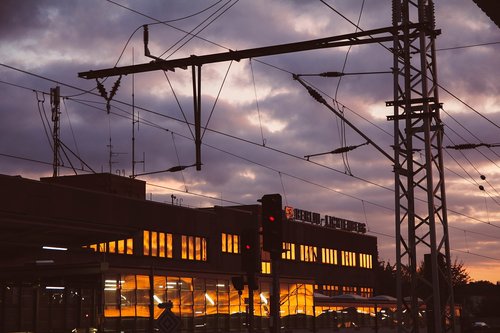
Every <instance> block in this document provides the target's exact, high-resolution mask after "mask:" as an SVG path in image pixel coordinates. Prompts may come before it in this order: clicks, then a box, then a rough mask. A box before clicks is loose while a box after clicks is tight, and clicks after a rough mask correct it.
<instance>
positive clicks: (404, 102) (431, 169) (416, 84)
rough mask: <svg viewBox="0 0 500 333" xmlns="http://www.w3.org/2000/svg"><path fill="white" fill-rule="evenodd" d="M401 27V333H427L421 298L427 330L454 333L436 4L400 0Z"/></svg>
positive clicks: (397, 108) (397, 119)
mask: <svg viewBox="0 0 500 333" xmlns="http://www.w3.org/2000/svg"><path fill="white" fill-rule="evenodd" d="M415 23H416V24H415ZM393 26H394V27H395V28H396V27H398V29H397V30H400V31H402V32H403V33H402V35H398V34H395V35H394V48H393V53H394V100H393V101H390V102H387V106H392V107H393V109H394V114H393V116H389V117H388V119H389V120H392V121H394V156H395V158H394V160H395V161H394V162H395V163H394V173H395V191H396V197H395V201H396V202H395V206H396V216H395V218H396V265H397V293H398V295H397V296H398V297H397V298H398V312H397V318H398V332H419V321H420V323H422V317H421V313H419V306H421V304H420V303H421V300H423V301H424V303H425V305H426V311H425V316H424V318H426V321H427V332H432V333H439V332H448V331H451V332H454V331H455V325H454V311H453V308H454V300H453V289H452V285H451V261H450V246H449V239H448V221H447V211H446V195H445V184H444V170H443V169H444V167H443V156H442V139H443V124H442V123H441V119H440V115H439V112H440V106H441V105H440V103H439V96H438V85H437V73H436V56H435V43H434V42H435V39H436V36H437V35H438V34H439V33H440V31H439V30H435V22H434V3H433V1H432V0H418V2H417V1H411V0H393ZM424 257H425V261H424V259H423V258H424ZM422 262H424V263H425V264H424V266H423V267H424V273H423V274H422V272H418V271H417V268H418V266H419V264H420V263H422ZM403 276H407V277H408V278H409V281H410V285H409V286H404V280H403ZM407 296H409V297H407Z"/></svg>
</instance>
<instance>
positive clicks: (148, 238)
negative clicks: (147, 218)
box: [142, 230, 172, 258]
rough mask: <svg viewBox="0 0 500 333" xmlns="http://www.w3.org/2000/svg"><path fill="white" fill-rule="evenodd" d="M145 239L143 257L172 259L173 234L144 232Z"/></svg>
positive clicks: (143, 241)
mask: <svg viewBox="0 0 500 333" xmlns="http://www.w3.org/2000/svg"><path fill="white" fill-rule="evenodd" d="M142 234H143V238H142V243H143V247H142V248H143V255H145V256H153V257H161V258H172V234H169V233H164V232H157V231H149V230H144V231H143V232H142Z"/></svg>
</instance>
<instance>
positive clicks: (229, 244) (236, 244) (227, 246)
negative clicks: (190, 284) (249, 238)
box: [221, 232, 240, 253]
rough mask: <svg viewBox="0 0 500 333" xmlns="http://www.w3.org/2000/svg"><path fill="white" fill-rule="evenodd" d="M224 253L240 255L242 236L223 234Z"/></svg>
mask: <svg viewBox="0 0 500 333" xmlns="http://www.w3.org/2000/svg"><path fill="white" fill-rule="evenodd" d="M221 250H222V252H225V253H240V236H238V235H233V234H226V233H224V232H223V233H222V249H221Z"/></svg>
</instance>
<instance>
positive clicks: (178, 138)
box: [0, 0, 500, 276]
mask: <svg viewBox="0 0 500 333" xmlns="http://www.w3.org/2000/svg"><path fill="white" fill-rule="evenodd" d="M327 3H329V4H330V5H331V6H332V7H334V8H335V9H337V10H338V11H339V12H340V13H342V14H343V15H345V16H346V17H347V18H348V19H349V20H351V21H353V22H355V21H357V19H358V16H359V13H360V9H361V4H362V1H348V2H347V1H344V2H343V1H328V2H327ZM120 4H122V5H123V6H127V7H130V8H132V9H133V10H136V11H138V12H141V13H144V14H146V15H149V16H152V17H155V18H157V19H158V20H175V19H179V18H184V17H186V18H185V19H181V20H176V21H171V22H169V23H167V24H153V23H155V21H154V20H152V19H150V18H146V17H144V16H141V15H139V14H137V13H134V12H132V11H130V10H127V9H126V8H123V7H121V6H119V5H116V4H113V3H112V2H102V1H72V2H67V1H22V2H17V1H2V2H1V4H0V25H1V26H0V39H1V43H0V45H1V46H0V59H2V63H4V64H7V65H10V66H14V67H18V68H20V69H23V70H27V71H28V72H33V73H36V74H38V75H40V76H42V77H46V78H50V79H52V80H54V81H55V82H54V81H48V80H45V79H43V78H39V77H34V76H31V75H28V74H26V73H22V72H19V71H14V70H12V69H9V68H6V67H0V80H2V81H4V82H7V83H9V84H6V83H0V84H1V85H2V89H1V90H0V100H1V101H2V103H0V115H1V117H2V121H1V122H0V133H2V134H1V136H2V140H0V153H1V154H4V155H0V161H1V163H0V172H1V173H5V174H22V175H24V176H26V177H32V178H37V177H39V176H48V175H51V173H52V166H51V165H50V162H51V161H52V151H51V148H50V143H49V142H50V140H49V139H48V138H47V137H49V138H50V125H51V122H50V117H51V114H50V112H51V110H50V98H49V91H50V88H52V87H54V86H55V85H56V84H57V83H56V82H59V83H60V86H61V94H62V95H63V96H65V99H64V100H63V102H64V103H63V105H62V107H61V112H62V114H61V138H62V140H63V142H64V143H65V144H66V145H67V146H68V148H70V149H71V150H72V151H73V152H75V153H77V154H78V155H79V156H80V157H81V158H82V159H83V160H85V162H86V163H88V164H89V165H90V166H91V167H92V168H93V169H94V170H96V171H98V172H100V171H105V172H107V171H109V170H110V164H111V172H117V171H118V170H119V171H120V172H123V171H122V170H125V173H126V174H127V175H130V174H131V172H132V160H133V159H135V161H136V162H137V163H136V164H135V173H141V172H143V171H144V172H151V171H160V170H165V169H168V168H169V167H171V166H175V165H179V164H180V165H189V164H192V163H194V157H195V146H194V141H193V137H192V133H191V131H192V125H188V124H186V121H185V119H184V117H185V118H186V119H187V122H188V123H192V122H193V119H194V118H193V99H192V81H191V79H192V77H191V70H190V69H187V70H183V69H177V70H176V71H175V72H168V73H167V76H168V78H169V80H170V83H171V84H172V87H173V90H174V92H175V97H176V98H177V99H176V98H174V93H173V91H172V89H171V88H170V85H169V83H168V81H167V79H166V77H165V74H164V73H161V72H155V73H141V74H136V75H135V76H134V83H135V89H134V91H133V90H132V76H131V75H128V76H123V77H122V78H121V85H120V87H119V89H118V91H117V94H116V96H115V97H114V100H113V101H112V102H111V111H112V112H111V114H109V115H108V114H107V112H106V105H105V101H104V99H103V98H102V97H101V96H99V93H98V92H97V90H96V89H95V88H96V81H95V80H84V79H81V78H78V77H77V73H79V72H83V71H87V70H92V69H94V70H95V69H101V68H108V67H113V66H114V65H115V63H116V62H117V61H118V59H120V61H119V63H118V65H119V66H125V65H130V64H132V61H134V63H135V64H138V63H146V62H149V61H151V60H152V59H150V58H147V57H145V56H144V55H143V48H144V44H143V40H142V33H143V32H142V28H141V26H142V25H143V24H150V25H149V31H150V40H149V48H150V50H151V52H152V54H154V55H160V54H162V53H163V52H164V51H166V50H169V49H170V50H169V51H168V52H166V53H165V56H169V55H170V54H172V52H173V51H174V50H176V49H177V48H179V46H181V45H182V44H183V43H185V42H186V41H187V40H188V39H191V40H189V42H187V43H186V44H185V45H184V46H182V47H180V48H179V50H178V51H176V52H175V53H173V55H171V57H170V58H171V59H174V58H180V57H187V56H190V55H192V54H196V55H201V54H210V53H214V52H227V51H228V49H233V50H242V49H245V48H254V47H260V46H268V45H274V44H282V43H290V42H296V41H302V40H308V39H314V38H322V37H329V36H335V35H339V34H345V33H352V32H354V31H355V27H354V26H352V24H350V23H349V22H347V21H345V19H344V18H342V17H341V16H339V15H338V14H337V13H335V12H334V11H332V10H331V9H330V8H328V7H327V6H325V5H324V4H322V3H321V2H309V1H273V2H269V1H251V2H248V1H246V2H245V1H239V2H237V3H236V4H235V5H234V6H233V7H231V8H227V7H221V6H222V3H221V4H217V3H216V1H210V2H207V1H193V2H190V3H189V5H187V4H186V2H185V1H169V4H168V8H167V6H166V4H165V3H164V2H162V1H150V2H147V3H146V2H144V3H136V2H120ZM211 5H215V6H214V7H211V8H208V7H209V6H211ZM390 7H391V4H390V1H383V2H370V1H368V2H366V3H365V6H364V8H363V15H362V16H361V21H360V22H361V23H360V25H361V27H362V28H363V29H365V30H367V29H374V28H380V27H385V26H388V25H390V24H391V20H392V17H391V13H390ZM206 8H208V9H207V10H206V11H203V9H206ZM225 9H227V11H226V12H224V13H223V14H222V12H223V11H224V10H225ZM217 10H220V11H217ZM196 13H198V14H196ZM195 14H196V15H195ZM212 14H213V16H211V15H212ZM218 14H221V15H220V16H219V17H218V18H217V19H215V20H213V22H211V21H212V19H214V18H215V17H216V16H217V15H218ZM436 18H437V19H436V21H437V22H436V23H437V27H438V28H440V29H442V33H441V35H439V36H438V40H437V48H438V49H439V48H448V47H455V46H464V45H470V44H476V43H486V42H492V41H498V38H499V34H498V29H496V27H495V26H494V24H492V23H491V22H490V21H489V19H488V18H487V17H486V16H485V15H484V14H483V13H482V12H481V11H480V10H479V9H478V8H477V6H475V5H474V4H473V3H472V2H471V1H466V0H460V1H458V2H453V5H452V4H451V3H448V2H444V3H441V2H440V3H438V4H436ZM204 20H206V23H209V22H211V23H210V24H208V26H207V27H206V28H204V29H203V30H202V31H201V32H200V30H201V27H204V24H203V23H202V22H203V21H204ZM200 23H201V24H202V25H201V26H200V28H198V29H194V28H195V27H196V26H197V25H198V24H200ZM136 29H137V31H136ZM180 29H181V30H184V31H191V30H193V29H194V30H193V34H196V36H195V37H193V36H191V37H193V38H191V37H186V38H183V37H184V36H185V33H184V32H182V31H180ZM134 31H136V32H135V33H134ZM129 38H130V40H129ZM127 40H129V42H128V44H127ZM177 42H178V43H177ZM176 43H177V44H176ZM391 44H392V43H386V45H387V47H391V46H392V45H391ZM125 45H126V47H125ZM347 49H348V48H347V47H343V48H334V49H322V50H314V51H307V52H299V53H293V54H284V55H277V56H269V57H261V58H256V59H252V60H251V62H250V60H248V59H241V60H240V61H239V62H233V63H231V64H230V62H225V63H221V64H206V65H204V66H202V95H203V98H202V123H203V124H207V121H208V120H209V117H210V122H208V128H207V131H206V132H205V134H204V137H203V146H202V163H203V166H202V170H201V171H200V172H197V171H196V170H195V169H194V168H189V169H186V170H184V171H183V172H182V173H180V172H178V173H159V174H155V175H151V176H144V177H141V179H145V180H148V182H149V183H150V185H148V192H151V193H154V195H153V197H154V199H155V200H159V201H162V202H170V200H171V197H170V196H171V195H172V194H175V195H176V196H177V197H178V198H182V199H183V201H182V203H183V205H189V206H196V207H199V206H207V205H214V204H234V203H242V204H255V203H256V200H257V199H258V198H260V197H261V196H262V195H263V194H265V193H276V192H278V193H282V195H283V197H284V202H285V201H286V202H287V203H288V204H289V205H292V206H296V207H299V208H302V209H306V210H310V211H316V212H319V213H322V214H331V215H334V216H339V217H344V218H348V219H353V220H357V221H361V222H366V223H367V225H368V227H369V229H370V230H371V231H373V232H375V233H374V235H376V236H377V237H379V251H380V256H381V259H384V260H391V262H395V259H394V244H395V240H394V235H395V222H394V220H395V219H394V201H395V199H394V174H393V170H392V163H391V162H390V161H389V160H388V159H387V158H386V157H384V156H383V155H382V154H381V153H380V152H379V151H377V150H376V149H375V148H374V147H373V145H363V146H361V147H359V148H357V149H355V150H353V151H352V152H349V153H348V155H347V159H345V157H346V156H342V155H339V154H329V155H323V156H316V157H311V158H310V161H307V160H306V159H305V158H304V156H305V155H312V154H317V153H322V152H328V151H332V150H334V149H336V148H339V147H341V145H342V141H345V143H346V144H347V145H359V144H363V143H365V139H364V138H363V137H362V136H360V135H359V134H358V133H356V132H355V131H354V130H352V129H350V128H349V127H346V129H345V135H343V133H341V131H340V129H341V128H342V123H341V121H340V120H339V119H338V117H337V116H335V115H334V114H333V113H332V112H331V110H329V109H328V108H326V107H324V106H323V105H321V104H319V103H318V102H316V101H315V100H314V99H313V98H312V97H311V96H310V95H309V93H308V92H307V90H306V89H305V88H304V87H303V86H302V85H301V84H300V83H299V82H298V81H296V80H294V79H293V77H292V73H294V74H314V73H321V72H326V71H341V70H342V67H343V65H344V61H345V57H346V52H347ZM497 49H498V45H488V46H482V47H472V48H465V49H456V50H440V51H437V66H438V76H439V83H440V85H441V86H442V87H444V88H446V89H447V90H449V91H450V92H451V93H453V94H454V95H456V96H457V97H459V98H460V99H461V100H462V101H463V102H465V103H467V104H469V105H470V106H472V107H473V108H474V109H475V110H476V111H477V112H474V111H473V110H471V109H470V108H469V107H467V106H466V105H464V104H463V103H462V102H461V101H458V100H457V99H456V98H454V97H453V96H451V95H450V94H448V93H447V92H446V91H443V90H440V98H441V101H442V102H443V103H444V106H443V112H442V114H441V115H442V119H443V122H444V125H445V133H446V136H445V138H444V145H445V146H447V145H455V144H462V143H480V142H483V143H497V144H498V143H499V142H498V139H497V138H498V124H499V123H500V109H499V100H498V96H499V86H498V84H497V77H498V75H497V72H498V70H496V69H497V68H500V66H499V65H500V64H499V60H498V57H497V56H496V54H497ZM132 50H133V51H132ZM122 51H124V52H123V55H122V56H121V58H120V54H121V53H122ZM132 54H133V57H134V59H132ZM392 63H393V60H392V55H391V53H390V52H388V51H387V50H386V49H385V48H383V47H381V46H380V45H377V44H374V45H363V46H356V47H353V48H352V49H351V50H350V52H349V56H348V58H347V61H346V65H345V72H346V73H359V72H372V71H390V70H391V67H392V66H393V64H392ZM229 66H231V67H230V69H229V70H228V68H229ZM226 73H227V78H226V80H225V82H224V85H222V83H223V81H224V77H225V76H226ZM303 78H304V79H305V80H306V82H307V83H308V84H309V85H310V86H312V87H313V88H314V89H316V90H317V91H318V92H320V93H321V94H323V96H324V97H325V99H326V100H327V101H328V102H329V103H330V105H332V106H334V107H337V108H339V111H343V112H344V114H345V117H346V118H347V119H348V120H349V121H350V122H352V123H353V124H354V125H355V126H356V127H357V128H359V129H360V131H361V132H362V133H364V134H365V135H367V136H368V137H369V138H370V139H371V140H373V141H374V142H375V143H376V144H377V145H379V146H380V147H381V148H382V149H383V150H384V151H385V152H387V153H388V154H389V155H392V154H393V150H392V145H393V144H394V139H393V137H392V136H393V123H392V122H390V121H388V120H387V118H386V117H387V116H388V115H390V114H391V113H392V112H393V110H392V109H391V108H388V107H386V106H385V102H386V101H390V100H392V99H393V82H392V75H391V74H370V75H347V76H344V77H343V78H342V79H341V80H340V83H339V79H338V78H322V77H312V76H307V77H305V76H304V77H303ZM116 79H117V78H116V77H113V78H108V79H107V80H105V81H104V82H103V85H104V86H105V87H106V90H107V91H108V92H109V91H110V90H111V87H112V86H113V84H114V82H115V80H116ZM66 84H67V85H71V86H73V87H76V88H81V89H83V90H84V91H89V92H88V93H83V91H82V90H78V89H74V88H71V87H69V86H67V85H66ZM14 85H20V86H23V87H26V89H24V88H19V87H16V86H14ZM337 85H339V87H338V91H337ZM33 89H34V90H36V91H37V93H35V92H34V91H33ZM132 91H133V92H134V99H135V108H134V113H135V115H136V117H139V118H136V119H139V121H138V122H136V123H135V128H134V136H135V158H133V156H132ZM219 91H220V96H219V97H218V99H217V102H216V98H217V95H218V94H219ZM336 91H337V96H335V94H336ZM95 94H97V95H95ZM37 95H38V97H37ZM335 97H337V101H338V102H340V103H341V104H340V105H337V104H335V103H334V101H333V99H334V98H335ZM43 99H45V102H42V100H43ZM179 105H180V107H179ZM39 108H40V109H39ZM212 109H213V112H212ZM478 113H480V114H481V115H484V116H486V117H487V119H485V118H484V117H481V115H479V114H478ZM42 119H43V121H42ZM44 124H45V129H44ZM495 124H497V126H495ZM190 129H191V130H190ZM46 131H47V133H46ZM7 139H8V140H7ZM110 139H111V141H110ZM12 142H13V144H12ZM110 146H111V147H110ZM69 154H70V153H69ZM143 154H144V155H143ZM7 155H8V156H7ZM9 156H11V157H9ZM12 156H14V157H18V158H14V157H12ZM20 158H29V159H32V160H39V161H44V162H46V163H47V164H40V163H36V162H33V161H28V160H25V159H20ZM444 158H445V162H446V167H447V171H446V184H447V199H448V201H447V204H448V208H449V209H450V212H449V221H450V226H451V229H450V239H451V241H452V248H453V249H455V248H456V249H457V250H460V251H462V252H455V253H454V255H456V256H457V257H460V258H461V259H463V260H464V261H465V265H466V266H468V265H470V267H474V270H477V271H478V272H479V271H481V270H480V267H484V265H487V264H488V262H489V263H491V261H488V260H487V259H485V258H482V259H481V260H483V259H484V262H482V261H479V258H481V257H478V256H474V255H473V254H470V253H475V254H480V255H484V256H489V257H492V258H496V257H497V256H498V255H497V254H496V253H495V249H496V248H498V246H495V245H496V244H498V237H499V236H500V235H499V234H498V233H497V232H496V228H495V227H492V225H500V216H499V209H498V205H497V204H496V203H495V200H496V202H498V201H500V199H499V195H498V192H497V191H498V187H499V185H498V184H499V182H500V179H499V178H500V175H499V171H498V164H499V163H498V161H499V159H498V148H495V147H490V148H488V147H484V146H483V147H480V148H478V149H477V151H472V150H463V151H457V150H453V149H451V148H447V149H445V152H444ZM143 160H144V163H143ZM73 162H74V165H76V166H78V167H80V166H81V163H80V162H78V161H77V160H75V159H73ZM349 170H350V172H351V173H352V175H351V174H350V172H349ZM61 172H62V173H65V174H71V173H72V170H71V168H70V165H69V164H68V162H67V161H65V168H63V169H62V171H61ZM481 174H483V175H485V176H486V177H487V181H488V182H485V181H484V180H481V178H480V175H481ZM479 185H483V186H484V188H485V190H486V191H481V190H479V187H478V186H479ZM186 188H187V189H188V191H186ZM196 194H202V195H203V196H198V195H196ZM225 200H227V201H225ZM464 235H466V237H464ZM391 236H392V237H391ZM464 251H465V252H464ZM467 251H469V252H467ZM481 272H483V271H481ZM481 274H482V273H481ZM481 276H483V275H481Z"/></svg>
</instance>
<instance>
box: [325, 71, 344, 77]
mask: <svg viewBox="0 0 500 333" xmlns="http://www.w3.org/2000/svg"><path fill="white" fill-rule="evenodd" d="M343 75H344V73H341V72H324V73H321V74H319V76H322V77H339V76H343Z"/></svg>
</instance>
